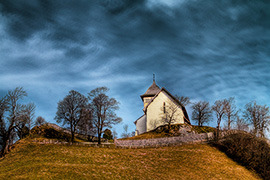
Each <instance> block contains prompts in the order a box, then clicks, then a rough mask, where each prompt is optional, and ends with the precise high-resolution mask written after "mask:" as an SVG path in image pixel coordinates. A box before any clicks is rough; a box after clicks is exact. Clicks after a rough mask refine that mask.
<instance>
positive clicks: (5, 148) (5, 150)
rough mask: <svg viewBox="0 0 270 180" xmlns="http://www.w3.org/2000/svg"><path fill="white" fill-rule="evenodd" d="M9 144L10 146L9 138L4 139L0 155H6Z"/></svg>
mask: <svg viewBox="0 0 270 180" xmlns="http://www.w3.org/2000/svg"><path fill="white" fill-rule="evenodd" d="M8 146H9V140H4V141H3V146H2V150H1V153H0V157H2V156H4V155H5V154H6V153H7V152H8Z"/></svg>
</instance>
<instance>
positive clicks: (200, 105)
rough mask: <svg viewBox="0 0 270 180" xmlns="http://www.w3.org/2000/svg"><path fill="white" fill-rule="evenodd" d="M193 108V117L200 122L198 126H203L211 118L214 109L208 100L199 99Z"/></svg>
mask: <svg viewBox="0 0 270 180" xmlns="http://www.w3.org/2000/svg"><path fill="white" fill-rule="evenodd" d="M192 109H193V111H192V119H193V120H194V121H197V122H198V126H203V124H205V123H208V122H209V121H210V120H211V118H212V111H211V108H210V106H209V103H208V102H206V101H199V102H197V103H195V104H193V106H192Z"/></svg>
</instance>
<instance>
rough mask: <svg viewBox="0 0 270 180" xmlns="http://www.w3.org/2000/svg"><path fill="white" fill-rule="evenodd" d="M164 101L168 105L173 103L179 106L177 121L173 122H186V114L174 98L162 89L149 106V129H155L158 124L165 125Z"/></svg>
mask: <svg viewBox="0 0 270 180" xmlns="http://www.w3.org/2000/svg"><path fill="white" fill-rule="evenodd" d="M164 102H165V104H166V106H168V105H171V104H172V105H173V106H177V107H178V108H177V111H176V113H175V117H176V121H175V122H174V123H173V124H181V123H184V114H183V111H182V109H181V108H180V107H179V106H178V105H176V103H174V100H173V99H171V97H170V96H169V95H167V93H166V92H164V91H162V92H160V93H159V95H158V96H157V97H156V98H155V99H154V101H153V102H152V103H151V104H150V105H149V106H148V108H147V129H146V130H147V131H150V130H153V129H155V128H156V127H158V126H161V125H164V123H163V122H162V117H164V112H163V105H164Z"/></svg>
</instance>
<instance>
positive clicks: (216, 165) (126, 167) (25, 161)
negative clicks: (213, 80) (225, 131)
mask: <svg viewBox="0 0 270 180" xmlns="http://www.w3.org/2000/svg"><path fill="white" fill-rule="evenodd" d="M32 141H33V139H32V138H30V137H28V138H26V139H23V140H20V141H18V142H17V143H16V144H15V145H14V146H13V149H12V150H11V152H10V153H9V154H7V155H6V157H5V158H2V159H0V167H1V168H0V179H43V178H44V179H48V178H49V179H259V178H258V176H257V175H256V174H255V173H254V172H251V171H248V170H247V169H246V168H244V167H242V166H241V165H239V164H237V163H236V162H234V161H232V160H231V159H230V158H228V157H227V156H226V155H225V154H224V153H222V152H220V151H219V150H218V149H216V148H214V147H211V146H209V145H202V144H197V145H184V146H180V147H162V148H146V149H115V148H94V147H86V146H68V145H54V144H45V145H40V144H37V143H34V142H32Z"/></svg>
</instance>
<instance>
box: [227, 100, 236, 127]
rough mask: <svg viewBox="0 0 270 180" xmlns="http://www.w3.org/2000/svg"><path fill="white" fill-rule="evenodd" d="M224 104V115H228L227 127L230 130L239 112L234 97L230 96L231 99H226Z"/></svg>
mask: <svg viewBox="0 0 270 180" xmlns="http://www.w3.org/2000/svg"><path fill="white" fill-rule="evenodd" d="M224 104H225V105H224V110H225V114H224V115H225V116H226V117H227V128H228V130H230V129H231V125H232V123H233V122H234V121H235V119H236V117H237V113H238V112H237V110H236V106H235V100H234V98H232V97H230V98H229V99H224Z"/></svg>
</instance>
